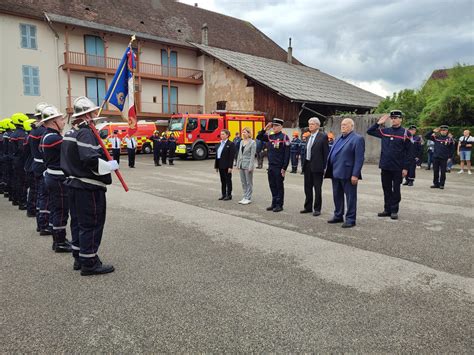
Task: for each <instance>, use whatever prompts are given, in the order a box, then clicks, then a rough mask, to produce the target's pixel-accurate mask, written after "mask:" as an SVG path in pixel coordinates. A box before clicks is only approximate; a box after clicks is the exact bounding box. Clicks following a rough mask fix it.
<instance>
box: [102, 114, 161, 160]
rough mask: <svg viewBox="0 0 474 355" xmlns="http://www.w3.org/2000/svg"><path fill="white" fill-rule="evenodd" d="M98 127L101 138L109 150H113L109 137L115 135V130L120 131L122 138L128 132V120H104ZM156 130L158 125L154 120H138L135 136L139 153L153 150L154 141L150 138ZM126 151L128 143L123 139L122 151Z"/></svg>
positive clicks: (119, 134)
mask: <svg viewBox="0 0 474 355" xmlns="http://www.w3.org/2000/svg"><path fill="white" fill-rule="evenodd" d="M96 128H97V130H98V131H99V136H100V138H102V140H103V141H104V143H105V146H106V147H107V149H108V150H109V151H112V143H111V142H110V140H109V138H110V137H111V136H112V135H113V133H114V131H118V133H117V134H118V136H119V137H120V139H122V140H123V138H124V137H125V136H126V135H127V132H128V124H127V122H104V123H99V124H98V125H97V127H96ZM155 130H156V125H155V123H154V122H147V121H138V122H137V131H136V132H135V133H134V136H135V138H136V139H137V153H146V154H149V153H151V152H152V151H153V143H152V141H151V140H149V139H148V138H149V137H151V136H152V135H153V132H155ZM126 151H127V145H126V144H125V141H122V147H121V152H122V153H125V152H126Z"/></svg>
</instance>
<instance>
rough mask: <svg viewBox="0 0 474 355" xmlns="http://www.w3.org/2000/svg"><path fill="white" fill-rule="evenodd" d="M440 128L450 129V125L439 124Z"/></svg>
mask: <svg viewBox="0 0 474 355" xmlns="http://www.w3.org/2000/svg"><path fill="white" fill-rule="evenodd" d="M439 129H447V130H449V126H448V125H445V124H444V125H441V126H439Z"/></svg>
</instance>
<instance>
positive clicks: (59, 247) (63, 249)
mask: <svg viewBox="0 0 474 355" xmlns="http://www.w3.org/2000/svg"><path fill="white" fill-rule="evenodd" d="M54 251H55V252H56V253H71V252H72V248H71V244H70V243H69V242H67V241H66V242H64V243H56V248H55V249H54Z"/></svg>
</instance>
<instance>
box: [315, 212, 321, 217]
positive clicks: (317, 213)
mask: <svg viewBox="0 0 474 355" xmlns="http://www.w3.org/2000/svg"><path fill="white" fill-rule="evenodd" d="M313 216H314V217H318V216H321V212H319V211H314V212H313Z"/></svg>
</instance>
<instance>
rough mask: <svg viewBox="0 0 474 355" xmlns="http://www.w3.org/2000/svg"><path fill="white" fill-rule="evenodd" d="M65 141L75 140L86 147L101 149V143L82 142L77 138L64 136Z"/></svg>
mask: <svg viewBox="0 0 474 355" xmlns="http://www.w3.org/2000/svg"><path fill="white" fill-rule="evenodd" d="M63 141H69V142H74V143H76V144H77V145H78V146H80V147H85V148H92V149H101V147H100V145H92V144H89V143H82V142H79V141H78V140H77V139H76V138H74V137H64V138H63Z"/></svg>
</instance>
